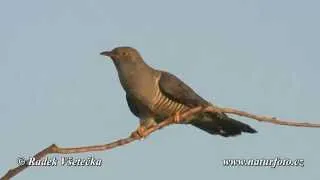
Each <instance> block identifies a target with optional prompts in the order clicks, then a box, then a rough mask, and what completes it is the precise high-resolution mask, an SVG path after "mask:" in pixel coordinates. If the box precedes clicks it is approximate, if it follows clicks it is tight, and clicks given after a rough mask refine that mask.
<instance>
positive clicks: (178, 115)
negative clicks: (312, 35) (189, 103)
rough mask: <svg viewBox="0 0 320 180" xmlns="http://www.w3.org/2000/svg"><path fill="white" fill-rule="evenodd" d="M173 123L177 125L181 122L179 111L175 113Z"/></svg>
mask: <svg viewBox="0 0 320 180" xmlns="http://www.w3.org/2000/svg"><path fill="white" fill-rule="evenodd" d="M173 122H174V123H176V124H179V123H180V122H181V114H180V111H178V112H176V113H175V114H174V116H173Z"/></svg>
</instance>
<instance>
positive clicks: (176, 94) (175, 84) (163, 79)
mask: <svg viewBox="0 0 320 180" xmlns="http://www.w3.org/2000/svg"><path fill="white" fill-rule="evenodd" d="M159 87H160V91H161V92H162V93H163V94H164V95H165V96H167V97H168V98H169V99H172V100H174V101H176V102H179V103H181V104H184V105H186V106H189V107H196V106H203V105H209V102H207V101H206V100H205V99H203V98H202V97H200V96H199V95H198V94H197V93H196V92H194V91H193V90H192V89H191V88H190V87H189V86H188V85H186V84H185V83H184V82H183V81H181V80H180V79H179V78H178V77H176V76H175V75H173V74H170V73H168V72H164V71H161V76H160V80H159Z"/></svg>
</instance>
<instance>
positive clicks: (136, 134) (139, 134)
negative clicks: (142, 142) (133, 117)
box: [131, 126, 148, 139]
mask: <svg viewBox="0 0 320 180" xmlns="http://www.w3.org/2000/svg"><path fill="white" fill-rule="evenodd" d="M146 130H147V129H146V127H145V126H139V127H138V128H137V129H136V130H135V131H133V132H132V133H131V137H132V138H137V139H145V138H146V137H147V136H148V134H147V133H146Z"/></svg>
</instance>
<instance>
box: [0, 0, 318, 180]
mask: <svg viewBox="0 0 320 180" xmlns="http://www.w3.org/2000/svg"><path fill="white" fill-rule="evenodd" d="M319 7H320V2H319V1H311V0H309V1H297V0H282V1H276V0H269V1H262V0H255V1H254V0H250V1H249V0H242V1H235V0H234V1H231V0H229V1H194V2H193V3H192V2H186V1H169V0H163V1H157V2H152V1H147V0H144V1H127V2H126V1H108V0H107V1H106V0H91V1H76V0H70V1H62V0H56V1H44V0H29V1H16V0H10V1H9V0H2V1H1V2H0V22H1V28H0V39H1V41H0V83H1V88H0V99H1V100H0V142H1V150H0V154H1V155H0V159H1V165H0V176H2V175H3V174H4V173H5V172H6V171H7V170H8V168H12V167H15V166H16V158H17V156H31V155H33V154H34V153H36V152H38V151H39V150H41V149H43V148H44V147H46V146H48V145H50V144H51V143H57V144H58V145H61V146H79V145H90V144H101V143H106V142H110V141H112V140H115V139H118V138H121V137H125V136H127V135H128V134H129V133H130V132H131V131H132V130H134V129H135V128H136V126H137V124H138V120H137V118H136V117H134V116H133V115H132V114H131V113H130V112H129V110H128V107H127V104H126V101H125V96H124V91H123V90H122V88H121V87H120V84H119V82H118V77H117V74H116V70H115V68H114V66H113V64H112V63H111V61H107V60H106V59H105V58H103V57H102V56H100V55H99V52H100V51H102V50H108V49H112V48H114V47H116V46H119V45H126V46H127V45H129V46H133V47H135V48H137V49H139V50H140V52H141V54H142V55H143V56H144V57H145V60H146V61H147V62H148V63H149V64H150V65H152V66H155V67H158V68H160V69H165V70H168V71H171V72H172V73H175V74H176V75H178V76H179V77H180V78H181V79H183V80H184V81H185V82H187V83H188V84H189V85H190V86H192V87H193V88H194V89H195V90H196V91H197V92H198V93H199V94H201V95H202V96H203V97H205V98H207V99H208V100H210V101H213V102H216V103H217V104H219V105H223V106H228V107H229V106H230V107H235V108H239V109H242V110H246V111H250V112H255V113H258V114H266V115H274V116H278V117H282V118H287V119H297V120H300V121H308V122H314V123H320V120H319V119H320V118H319V115H318V113H319V105H318V103H319V102H320V96H319V94H318V93H319V92H320V85H319V79H318V78H319V77H320V72H319V70H318V69H319V67H320V54H319V49H320V35H319V32H320V24H319V19H320V12H319ZM239 119H240V120H242V121H244V122H246V123H249V124H250V125H251V126H253V127H255V128H256V129H257V130H258V131H259V133H258V134H255V135H242V136H238V137H236V138H222V137H218V136H211V135H208V134H206V133H205V132H202V131H200V130H198V129H196V128H193V127H189V126H182V125H180V126H172V127H169V128H166V129H163V130H161V131H159V132H157V133H155V134H153V135H151V136H150V137H149V138H147V139H146V140H144V141H140V142H136V143H133V144H130V145H128V146H125V147H121V148H118V149H115V150H112V151H107V152H100V153H94V154H93V155H94V156H95V157H96V158H101V159H103V163H104V165H103V166H102V167H101V168H95V167H93V168H65V167H57V168H29V169H27V170H26V171H24V172H23V173H21V174H19V175H18V176H17V177H16V178H15V179H67V178H68V179H129V178H130V179H138V178H139V179H150V178H152V179H159V180H160V179H195V178H198V179H247V180H248V179H259V180H267V179H268V180H269V179H270V178H274V179H292V180H297V179H302V178H303V179H318V178H319V175H320V172H319V162H320V156H319V151H320V145H319V135H320V131H319V129H307V128H293V127H284V126H276V125H270V124H265V123H257V122H255V121H252V120H248V119H245V118H239ZM88 155H90V154H82V155H72V156H73V157H87V156H88ZM55 156H56V157H60V156H57V155H55ZM274 157H288V158H292V159H296V158H304V159H305V167H303V168H299V167H296V168H290V167H281V168H276V169H271V168H267V167H255V168H253V167H251V168H250V167H238V168H226V167H223V166H222V160H223V159H225V158H274Z"/></svg>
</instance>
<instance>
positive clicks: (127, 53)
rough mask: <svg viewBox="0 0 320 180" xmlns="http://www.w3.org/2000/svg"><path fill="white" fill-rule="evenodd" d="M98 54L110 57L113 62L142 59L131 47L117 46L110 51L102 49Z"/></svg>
mask: <svg viewBox="0 0 320 180" xmlns="http://www.w3.org/2000/svg"><path fill="white" fill-rule="evenodd" d="M100 54H101V55H103V56H108V57H110V58H111V59H112V60H113V61H114V62H115V63H125V62H127V63H128V62H137V61H141V60H142V58H141V56H140V54H139V52H138V51H137V50H136V49H134V48H132V47H117V48H114V49H113V50H112V51H103V52H101V53H100Z"/></svg>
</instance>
